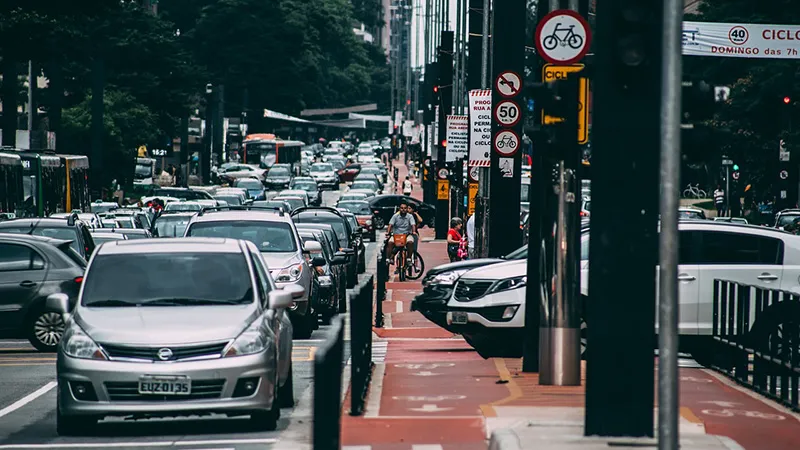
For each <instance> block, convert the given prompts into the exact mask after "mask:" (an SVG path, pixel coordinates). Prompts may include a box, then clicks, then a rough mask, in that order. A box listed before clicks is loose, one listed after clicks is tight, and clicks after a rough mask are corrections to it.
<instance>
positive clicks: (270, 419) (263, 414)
mask: <svg viewBox="0 0 800 450" xmlns="http://www.w3.org/2000/svg"><path fill="white" fill-rule="evenodd" d="M279 392H280V389H277V386H276V389H275V397H274V398H273V399H272V408H270V410H269V411H259V412H255V413H252V414H250V426H251V428H252V429H253V430H257V431H275V429H276V428H278V420H279V419H280V418H281V405H280V395H278V394H279Z"/></svg>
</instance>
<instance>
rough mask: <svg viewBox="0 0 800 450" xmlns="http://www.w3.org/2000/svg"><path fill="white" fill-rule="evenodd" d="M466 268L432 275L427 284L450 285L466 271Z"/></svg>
mask: <svg viewBox="0 0 800 450" xmlns="http://www.w3.org/2000/svg"><path fill="white" fill-rule="evenodd" d="M466 272H467V271H466V270H453V271H452V272H444V273H440V274H438V275H436V276H434V277H433V278H432V279H431V280H430V281H429V282H428V284H431V285H437V286H452V285H454V284H456V281H457V280H458V279H459V278H460V277H461V275H464V273H466Z"/></svg>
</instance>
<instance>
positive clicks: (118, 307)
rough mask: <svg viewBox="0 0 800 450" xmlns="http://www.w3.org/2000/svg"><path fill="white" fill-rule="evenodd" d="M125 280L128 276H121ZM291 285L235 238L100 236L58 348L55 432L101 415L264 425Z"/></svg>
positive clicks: (280, 376)
mask: <svg viewBox="0 0 800 450" xmlns="http://www.w3.org/2000/svg"><path fill="white" fill-rule="evenodd" d="M131 280H135V282H131ZM302 294H303V292H302V289H301V288H299V287H296V286H293V287H291V288H289V289H286V290H280V289H278V288H276V286H275V285H274V283H273V282H272V280H271V279H270V277H269V276H268V274H267V269H266V264H265V263H264V260H263V258H262V257H261V254H260V253H259V251H258V248H256V246H255V245H253V244H252V243H250V242H247V241H243V240H236V239H184V238H173V239H160V240H136V241H116V242H108V243H105V244H103V245H101V246H100V247H99V249H98V250H97V251H96V252H95V254H94V255H93V256H92V258H91V260H90V261H89V266H88V268H87V271H86V276H85V278H84V281H83V285H82V287H81V292H80V296H79V299H78V302H77V304H76V306H75V308H74V310H72V311H69V309H68V308H69V304H68V300H67V298H66V296H65V295H63V294H52V295H51V296H49V297H48V299H47V304H48V306H51V307H53V308H54V309H55V310H56V311H60V312H62V313H63V314H64V315H65V318H66V330H65V332H64V335H63V337H62V339H61V344H60V346H59V348H58V359H57V366H56V371H57V379H58V395H57V416H56V424H57V431H58V433H59V434H61V435H80V434H84V433H89V432H91V431H92V430H93V428H94V425H95V423H96V422H97V420H100V419H102V418H103V417H105V416H132V417H134V418H141V417H162V416H186V415H194V414H199V413H208V412H215V413H225V414H227V415H234V416H235V415H250V417H251V420H252V422H253V425H254V426H258V427H259V428H264V429H275V427H276V421H277V420H278V418H279V416H280V408H281V406H290V405H291V403H292V401H293V398H292V396H293V393H292V376H291V373H292V371H291V353H292V339H291V332H292V325H291V322H290V321H289V320H288V318H287V314H286V313H285V310H286V308H288V307H289V306H290V305H291V304H292V299H293V297H296V296H301V295H302Z"/></svg>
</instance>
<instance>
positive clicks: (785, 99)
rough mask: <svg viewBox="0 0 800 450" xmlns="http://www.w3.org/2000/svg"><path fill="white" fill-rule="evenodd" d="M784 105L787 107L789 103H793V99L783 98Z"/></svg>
mask: <svg viewBox="0 0 800 450" xmlns="http://www.w3.org/2000/svg"><path fill="white" fill-rule="evenodd" d="M783 103H784V104H785V105H788V104H789V103H792V97H789V96H788V95H787V96H786V97H783Z"/></svg>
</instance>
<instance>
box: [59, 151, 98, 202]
mask: <svg viewBox="0 0 800 450" xmlns="http://www.w3.org/2000/svg"><path fill="white" fill-rule="evenodd" d="M58 157H59V158H60V159H61V169H62V171H63V172H62V173H63V174H64V176H65V185H64V191H63V192H64V197H63V199H64V211H65V212H70V211H75V210H80V211H83V212H89V211H90V208H89V203H91V200H90V199H89V157H87V156H83V155H58Z"/></svg>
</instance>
